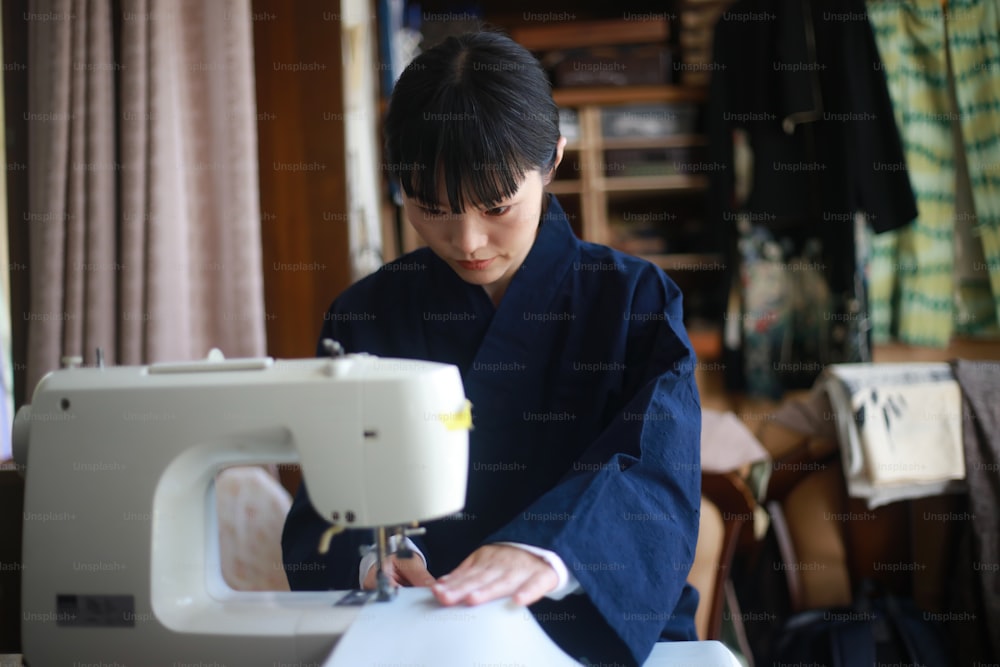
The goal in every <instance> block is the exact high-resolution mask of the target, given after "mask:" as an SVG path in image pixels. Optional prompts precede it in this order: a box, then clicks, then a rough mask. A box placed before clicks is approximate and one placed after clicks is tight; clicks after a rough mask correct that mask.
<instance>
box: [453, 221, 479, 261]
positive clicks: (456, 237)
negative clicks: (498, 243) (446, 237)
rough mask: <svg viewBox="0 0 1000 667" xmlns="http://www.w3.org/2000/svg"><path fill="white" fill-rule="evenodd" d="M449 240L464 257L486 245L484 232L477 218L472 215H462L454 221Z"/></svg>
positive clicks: (470, 255) (471, 254)
mask: <svg viewBox="0 0 1000 667" xmlns="http://www.w3.org/2000/svg"><path fill="white" fill-rule="evenodd" d="M451 242H452V244H453V245H454V246H455V248H456V249H458V250H459V251H461V252H462V254H464V255H465V256H466V257H472V256H473V255H474V254H475V252H476V251H477V250H479V249H480V248H482V247H483V246H484V245H486V234H485V232H484V231H483V229H482V227H481V225H480V224H479V221H478V220H476V219H475V218H474V217H473V216H470V215H463V216H462V217H461V218H459V219H458V220H456V221H455V226H454V228H453V231H452V240H451Z"/></svg>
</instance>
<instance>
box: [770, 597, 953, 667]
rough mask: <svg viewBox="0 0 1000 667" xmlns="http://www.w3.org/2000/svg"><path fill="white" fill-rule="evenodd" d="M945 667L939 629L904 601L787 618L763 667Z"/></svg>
mask: <svg viewBox="0 0 1000 667" xmlns="http://www.w3.org/2000/svg"><path fill="white" fill-rule="evenodd" d="M876 663H878V664H902V665H926V666H927V667H948V666H949V665H952V664H953V660H952V658H951V655H950V651H949V649H948V644H947V640H946V638H945V634H944V632H943V631H942V629H941V627H940V625H939V624H938V623H936V622H934V621H932V620H929V619H928V615H927V614H925V613H924V612H923V611H921V610H920V609H919V608H917V606H916V605H915V604H914V603H913V602H912V601H911V600H909V599H907V598H900V597H894V596H891V595H887V596H883V597H879V598H874V599H872V598H869V597H868V596H866V595H860V596H858V602H856V603H855V604H854V605H853V606H851V607H841V608H835V609H814V610H809V611H805V612H800V613H798V614H796V615H794V616H792V617H791V618H789V619H788V620H787V621H786V622H785V625H784V627H783V631H782V632H781V633H779V635H778V637H777V641H776V642H775V645H774V650H773V654H772V656H771V659H770V661H769V662H766V663H765V664H772V665H773V664H819V665H828V666H829V667H872V665H875V664H876Z"/></svg>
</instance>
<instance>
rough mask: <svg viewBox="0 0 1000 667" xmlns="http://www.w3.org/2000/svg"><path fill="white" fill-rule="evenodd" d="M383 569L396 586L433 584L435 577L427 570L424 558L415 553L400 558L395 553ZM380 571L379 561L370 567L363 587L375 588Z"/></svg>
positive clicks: (384, 564)
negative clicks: (376, 576)
mask: <svg viewBox="0 0 1000 667" xmlns="http://www.w3.org/2000/svg"><path fill="white" fill-rule="evenodd" d="M382 569H383V570H384V571H385V574H386V576H387V577H389V583H391V584H393V585H395V586H431V585H432V584H433V583H434V577H432V576H431V573H430V572H428V571H427V566H426V565H425V564H424V559H423V558H421V557H420V556H418V555H416V554H413V556H411V557H410V558H398V557H397V556H396V555H395V554H393V555H391V556H389V557H388V558H386V560H385V562H384V563H382ZM377 573H378V567H377V563H376V565H373V566H372V567H370V568H369V569H368V574H367V575H366V576H365V583H364V586H363V588H364V589H365V590H368V591H371V590H374V589H375V575H376V574H377Z"/></svg>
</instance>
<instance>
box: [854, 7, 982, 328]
mask: <svg viewBox="0 0 1000 667" xmlns="http://www.w3.org/2000/svg"><path fill="white" fill-rule="evenodd" d="M867 7H868V14H869V20H870V22H871V25H872V30H873V31H874V34H875V40H876V43H877V44H878V48H879V53H880V55H881V58H882V62H883V64H884V67H885V73H886V81H887V84H888V88H889V95H890V97H891V98H892V102H893V108H894V113H895V115H896V122H897V125H898V126H899V129H900V134H901V136H902V139H903V144H904V149H905V152H906V161H907V165H906V167H907V169H908V172H909V175H910V181H911V184H912V187H913V190H914V194H915V195H916V198H917V209H918V217H917V219H916V220H914V222H913V223H912V224H911V225H910V226H908V227H906V228H903V229H901V230H898V231H894V232H886V233H884V234H879V235H876V236H873V238H872V239H871V248H872V256H871V265H870V271H871V275H870V290H871V292H870V309H871V317H872V322H873V338H874V340H875V341H876V342H884V341H886V340H889V339H890V338H893V337H895V338H897V339H899V340H900V341H903V342H906V343H910V344H916V345H933V346H945V345H947V344H948V342H949V340H950V339H951V337H952V335H953V334H955V333H961V334H967V335H979V334H987V333H995V332H996V331H997V326H996V325H997V321H998V319H1000V317H998V313H1000V3H998V2H997V1H996V0H989V1H986V2H980V1H977V0H959V1H955V2H952V3H951V4H950V6H949V7H948V8H947V9H945V8H943V7H942V5H941V3H940V2H939V0H910V1H908V2H889V1H884V0H883V1H876V0H871V1H869V2H868V3H867ZM949 70H950V71H951V73H952V76H953V81H954V84H953V85H954V97H953V95H952V92H951V86H952V82H951V81H950V80H949ZM956 104H957V107H956ZM956 120H957V121H958V125H957V126H954V123H955V121H956ZM956 127H957V128H958V129H956ZM955 132H960V137H959V139H958V141H959V143H961V144H962V145H964V148H965V150H964V154H963V153H962V152H959V151H956V150H955V145H956V135H955V134H954V133H955ZM966 172H967V173H968V179H967V181H966V179H964V178H962V179H959V182H960V183H962V184H965V183H966V182H968V184H969V185H971V193H967V192H958V193H957V195H958V197H957V200H958V203H959V207H958V209H956V174H961V175H962V176H963V177H964V175H965V173H966ZM963 195H965V196H964V197H963ZM964 208H968V209H969V210H968V211H965V210H961V209H964ZM963 227H964V228H965V229H967V230H970V231H969V232H967V234H966V236H965V237H962V236H959V237H956V234H955V230H956V228H958V229H962V228H963ZM956 252H957V253H958V259H957V262H958V263H957V264H956Z"/></svg>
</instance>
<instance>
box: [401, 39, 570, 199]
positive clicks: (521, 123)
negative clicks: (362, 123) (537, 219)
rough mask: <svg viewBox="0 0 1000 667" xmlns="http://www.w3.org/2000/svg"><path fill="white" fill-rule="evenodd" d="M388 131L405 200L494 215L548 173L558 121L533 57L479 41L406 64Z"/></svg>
mask: <svg viewBox="0 0 1000 667" xmlns="http://www.w3.org/2000/svg"><path fill="white" fill-rule="evenodd" d="M385 128H386V129H385V136H386V153H387V157H388V164H387V165H386V169H387V171H389V173H390V174H391V175H392V176H394V177H395V178H397V179H398V181H399V184H400V186H401V187H402V189H403V192H405V193H406V195H407V197H410V198H413V199H416V200H417V201H419V202H421V203H424V204H428V205H434V206H438V207H444V206H445V205H447V207H448V208H449V209H450V210H451V212H453V213H461V212H462V211H464V210H465V208H466V207H468V206H470V205H471V206H475V207H480V208H489V207H491V206H495V205H496V204H498V203H499V202H501V201H503V200H505V199H507V198H509V197H510V196H511V195H513V194H514V193H515V192H517V190H518V189H519V188H520V186H521V183H522V182H523V181H524V178H525V175H526V174H527V173H528V172H530V171H532V170H535V169H538V170H540V171H542V172H543V173H545V172H548V170H549V169H551V167H552V165H553V163H554V160H555V155H556V145H557V143H558V140H559V113H558V109H557V107H556V105H555V102H553V101H552V91H551V86H550V84H549V81H548V78H547V77H546V75H545V72H544V71H543V70H542V68H541V66H540V65H539V64H538V61H537V60H536V59H535V58H534V56H532V55H531V53H530V52H528V51H527V50H526V49H524V48H523V47H521V46H520V45H518V44H517V43H516V42H514V41H512V40H511V39H510V38H508V37H506V36H504V35H501V34H499V33H489V32H483V33H473V34H469V35H463V36H461V37H449V38H448V39H446V40H445V41H444V42H442V43H441V44H439V45H438V46H436V47H434V48H432V49H430V50H429V51H426V52H424V53H423V54H421V55H420V56H418V57H417V58H416V59H415V60H414V61H413V62H412V63H410V65H409V66H408V67H407V68H406V70H405V71H404V72H403V74H402V76H401V77H400V78H399V81H398V82H397V83H396V86H395V89H394V90H393V94H392V99H391V100H390V102H389V110H388V114H387V116H386V123H385ZM442 179H443V189H444V193H445V196H446V197H447V202H442V201H440V195H441V189H442Z"/></svg>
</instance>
